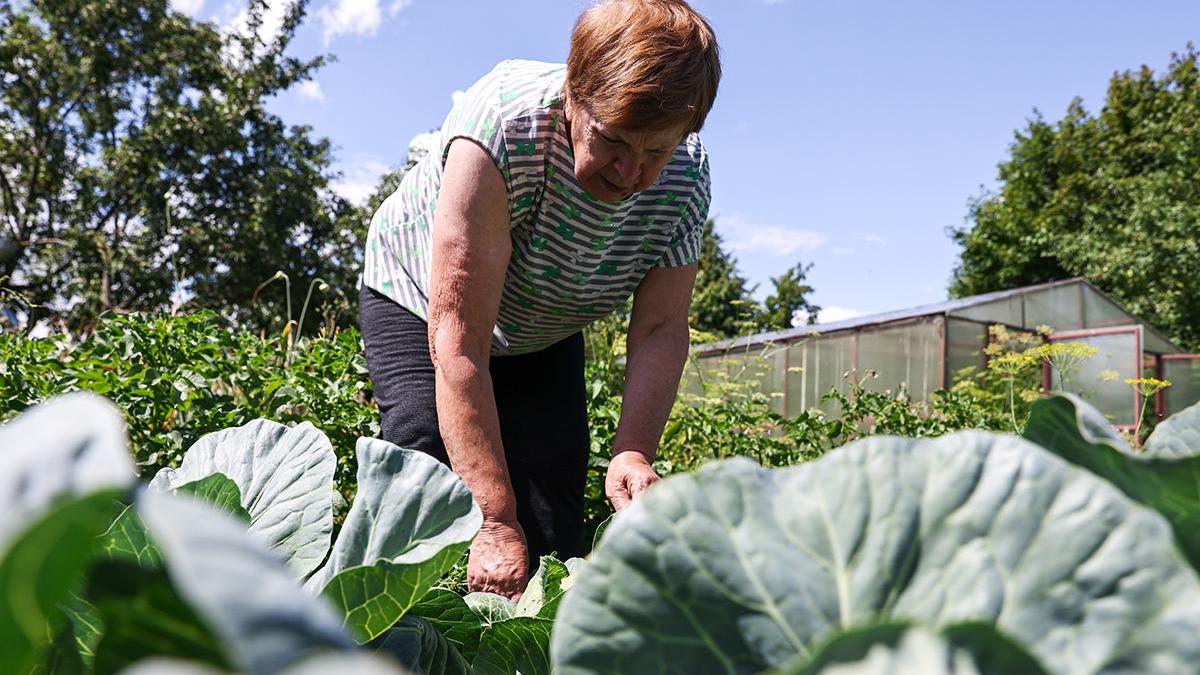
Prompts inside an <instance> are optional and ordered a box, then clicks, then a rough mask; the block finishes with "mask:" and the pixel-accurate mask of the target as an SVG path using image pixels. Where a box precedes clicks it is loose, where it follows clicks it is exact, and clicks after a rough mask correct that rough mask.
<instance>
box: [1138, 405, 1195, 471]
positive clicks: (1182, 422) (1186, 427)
mask: <svg viewBox="0 0 1200 675" xmlns="http://www.w3.org/2000/svg"><path fill="white" fill-rule="evenodd" d="M1143 454H1144V455H1145V456H1147V457H1155V458H1159V459H1184V458H1192V457H1196V456H1197V455H1200V403H1197V404H1195V405H1193V406H1191V407H1188V408H1184V409H1183V410H1181V411H1179V412H1177V413H1175V414H1174V415H1171V416H1170V417H1169V418H1167V419H1165V420H1163V421H1162V422H1159V423H1158V426H1156V427H1154V431H1153V432H1151V433H1150V438H1147V439H1146V445H1145V447H1144V448H1143Z"/></svg>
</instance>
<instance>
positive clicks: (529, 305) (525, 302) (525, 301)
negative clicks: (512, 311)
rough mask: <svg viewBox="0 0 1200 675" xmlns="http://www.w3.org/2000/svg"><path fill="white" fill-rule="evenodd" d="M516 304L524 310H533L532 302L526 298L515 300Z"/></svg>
mask: <svg viewBox="0 0 1200 675" xmlns="http://www.w3.org/2000/svg"><path fill="white" fill-rule="evenodd" d="M517 304H518V305H520V306H521V307H524V308H525V309H533V301H532V300H530V299H528V298H517Z"/></svg>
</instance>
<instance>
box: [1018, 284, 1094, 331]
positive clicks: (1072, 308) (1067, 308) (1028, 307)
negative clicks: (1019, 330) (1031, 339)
mask: <svg viewBox="0 0 1200 675" xmlns="http://www.w3.org/2000/svg"><path fill="white" fill-rule="evenodd" d="M1081 288H1082V285H1081V284H1068V285H1065V286H1055V287H1053V288H1047V289H1045V290H1041V291H1036V292H1033V293H1026V294H1024V295H1022V296H1021V297H1022V298H1023V299H1024V300H1025V328H1026V329H1029V330H1033V329H1035V328H1037V327H1038V326H1050V327H1051V328H1053V329H1054V330H1056V331H1061V330H1075V329H1078V328H1083V294H1082V292H1081V291H1080V289H1081Z"/></svg>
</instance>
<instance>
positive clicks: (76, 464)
mask: <svg viewBox="0 0 1200 675" xmlns="http://www.w3.org/2000/svg"><path fill="white" fill-rule="evenodd" d="M135 475H136V472H135V471H134V468H133V462H132V460H131V459H130V457H129V451H128V450H127V449H126V447H125V423H124V421H123V420H122V418H121V413H120V412H118V411H117V409H116V408H115V407H113V405H112V404H111V403H109V402H108V401H106V400H104V399H102V398H100V397H99V396H95V395H93V394H89V393H86V392H76V393H73V394H67V395H65V396H59V397H57V398H54V399H51V400H50V401H48V402H46V403H43V404H42V405H39V406H35V407H33V408H30V409H29V410H27V411H25V412H23V413H22V414H20V415H19V416H17V417H16V419H14V420H12V421H11V422H9V423H8V424H5V425H4V426H3V427H0V555H3V552H4V550H5V549H7V548H8V542H9V540H10V539H12V537H14V536H16V535H17V534H18V533H20V532H23V531H24V530H25V529H26V528H27V526H28V525H29V524H31V523H32V522H34V521H36V520H37V519H38V518H40V517H41V516H42V515H44V514H45V513H46V512H47V511H49V510H50V509H51V508H52V507H53V505H54V503H55V502H57V501H58V500H60V499H64V498H67V497H69V496H72V495H74V496H83V495H87V494H89V493H92V492H95V491H98V490H104V489H109V488H124V487H128V486H130V485H132V484H133V480H134V476H135ZM0 672H2V671H0Z"/></svg>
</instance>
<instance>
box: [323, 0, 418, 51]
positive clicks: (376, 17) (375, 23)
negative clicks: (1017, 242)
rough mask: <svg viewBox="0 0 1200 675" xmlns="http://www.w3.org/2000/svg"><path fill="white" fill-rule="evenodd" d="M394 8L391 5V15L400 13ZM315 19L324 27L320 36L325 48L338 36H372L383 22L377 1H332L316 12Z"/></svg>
mask: <svg viewBox="0 0 1200 675" xmlns="http://www.w3.org/2000/svg"><path fill="white" fill-rule="evenodd" d="M401 1H403V0H401ZM395 7H396V4H395V3H393V5H392V9H393V10H394V11H393V12H392V13H393V14H395V12H398V11H400V10H399V9H396V8H395ZM400 9H403V7H401V8H400ZM317 18H319V19H320V20H321V23H322V24H324V26H325V31H324V32H323V33H322V36H323V38H324V40H325V45H326V46H328V45H329V43H330V42H332V41H333V39H334V38H335V37H337V36H339V35H374V34H375V33H376V32H378V31H379V24H380V23H382V22H383V15H382V14H380V12H379V0H334V1H333V3H332V4H329V5H325V6H324V7H322V8H320V9H319V10H317Z"/></svg>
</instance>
